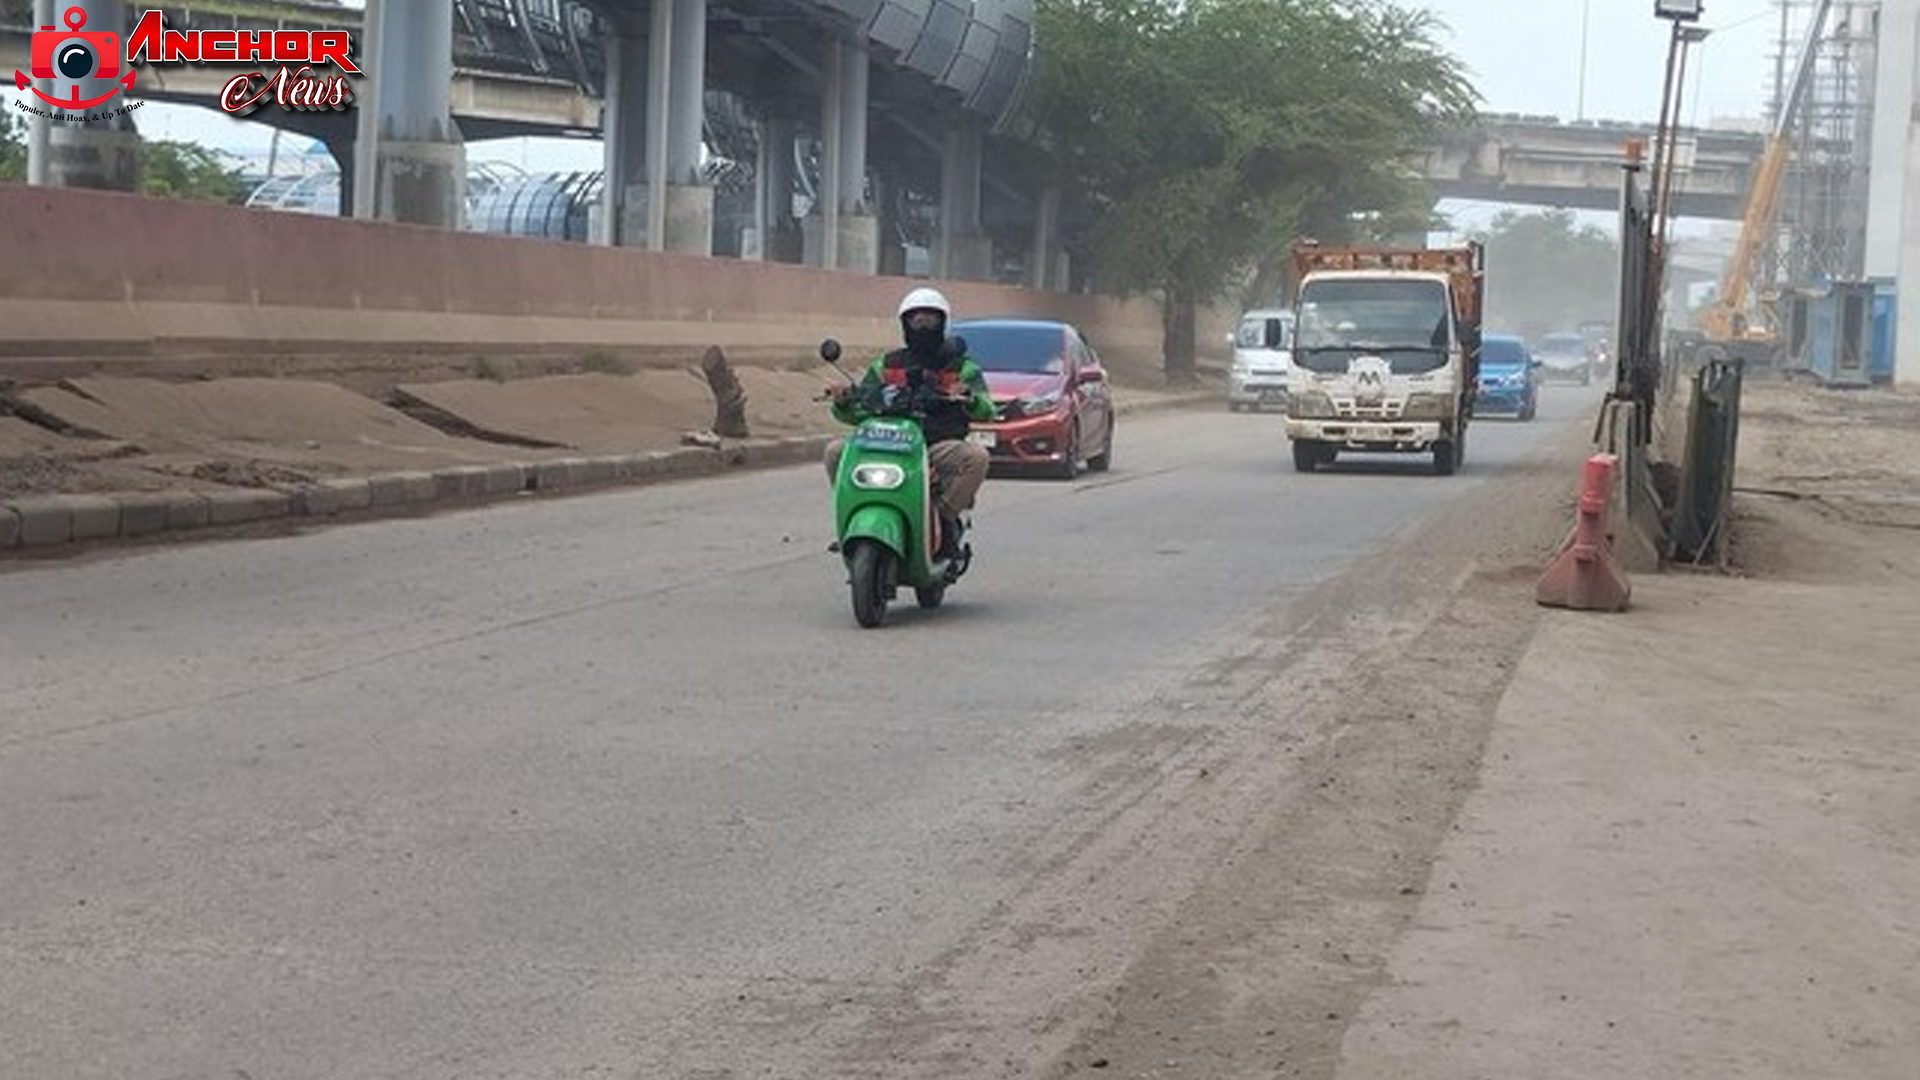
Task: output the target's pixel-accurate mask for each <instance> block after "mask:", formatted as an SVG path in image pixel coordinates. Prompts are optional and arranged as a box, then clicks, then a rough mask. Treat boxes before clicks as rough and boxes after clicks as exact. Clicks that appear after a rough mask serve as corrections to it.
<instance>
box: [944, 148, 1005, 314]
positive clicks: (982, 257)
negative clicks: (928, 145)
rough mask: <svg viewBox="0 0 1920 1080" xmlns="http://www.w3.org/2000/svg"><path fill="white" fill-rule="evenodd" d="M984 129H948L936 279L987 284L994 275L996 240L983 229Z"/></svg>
mask: <svg viewBox="0 0 1920 1080" xmlns="http://www.w3.org/2000/svg"><path fill="white" fill-rule="evenodd" d="M982 143H983V137H982V135H981V132H980V129H979V128H978V127H977V126H975V125H972V124H965V125H961V126H956V127H952V128H949V129H947V135H946V144H945V147H944V149H943V151H942V153H941V156H940V235H939V238H938V240H937V242H936V243H935V245H934V248H935V250H934V253H933V265H934V273H935V275H936V276H939V277H944V278H958V279H971V280H975V281H983V280H986V279H987V278H989V277H991V276H992V275H993V241H992V240H991V239H990V238H989V237H987V236H985V235H983V234H982V233H981V230H980V161H981V157H982V153H983V149H982Z"/></svg>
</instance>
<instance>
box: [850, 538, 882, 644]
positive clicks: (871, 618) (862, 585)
mask: <svg viewBox="0 0 1920 1080" xmlns="http://www.w3.org/2000/svg"><path fill="white" fill-rule="evenodd" d="M892 561H893V553H892V552H890V551H888V550H887V549H886V548H885V547H883V546H882V545H880V544H876V543H874V542H873V541H871V540H869V541H866V542H865V543H862V544H861V545H860V546H858V547H856V548H854V550H853V557H852V558H850V559H848V560H847V581H848V584H849V585H850V586H851V588H852V591H853V619H854V621H855V622H857V623H859V624H860V625H861V626H863V627H866V628H867V629H869V630H871V629H873V628H874V627H876V626H879V625H880V624H881V623H882V622H884V621H886V618H887V571H888V570H889V569H890V565H889V564H891V563H892Z"/></svg>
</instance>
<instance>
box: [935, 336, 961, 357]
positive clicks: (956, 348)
mask: <svg viewBox="0 0 1920 1080" xmlns="http://www.w3.org/2000/svg"><path fill="white" fill-rule="evenodd" d="M965 355H967V339H966V338H963V337H961V336H960V335H958V334H955V335H954V336H952V337H950V338H948V339H947V340H945V341H943V342H941V343H940V357H941V359H943V360H958V359H960V358H961V357H963V356H965Z"/></svg>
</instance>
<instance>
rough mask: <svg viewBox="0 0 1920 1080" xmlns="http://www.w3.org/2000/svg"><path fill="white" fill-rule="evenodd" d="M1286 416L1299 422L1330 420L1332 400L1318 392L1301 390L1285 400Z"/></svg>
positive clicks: (1331, 416) (1332, 415)
mask: <svg viewBox="0 0 1920 1080" xmlns="http://www.w3.org/2000/svg"><path fill="white" fill-rule="evenodd" d="M1287 415H1288V416H1291V417H1294V418H1295V419H1299V420H1331V419H1333V417H1334V409H1333V399H1332V398H1331V397H1328V396H1327V395H1326V394H1324V393H1321V392H1320V391H1318V390H1303V391H1300V392H1298V393H1295V394H1292V395H1290V396H1288V398H1287Z"/></svg>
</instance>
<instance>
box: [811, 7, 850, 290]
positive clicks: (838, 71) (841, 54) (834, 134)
mask: <svg viewBox="0 0 1920 1080" xmlns="http://www.w3.org/2000/svg"><path fill="white" fill-rule="evenodd" d="M826 75H827V78H826V84H827V85H826V89H825V93H824V94H823V95H822V96H821V100H820V187H819V190H818V192H817V193H816V205H818V206H819V207H820V265H821V266H822V267H823V268H825V269H828V270H835V269H838V268H839V266H840V182H841V181H840V172H841V165H842V164H843V163H842V162H841V160H840V156H841V154H842V153H843V152H844V146H843V142H842V140H843V139H844V138H845V135H846V131H845V118H844V112H843V109H842V106H843V105H844V104H845V103H844V102H843V101H842V99H841V96H842V94H843V92H844V90H843V84H844V81H845V79H846V77H847V72H846V50H845V49H844V48H842V47H841V45H840V43H839V42H838V41H833V42H830V43H829V44H828V45H827V72H826Z"/></svg>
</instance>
